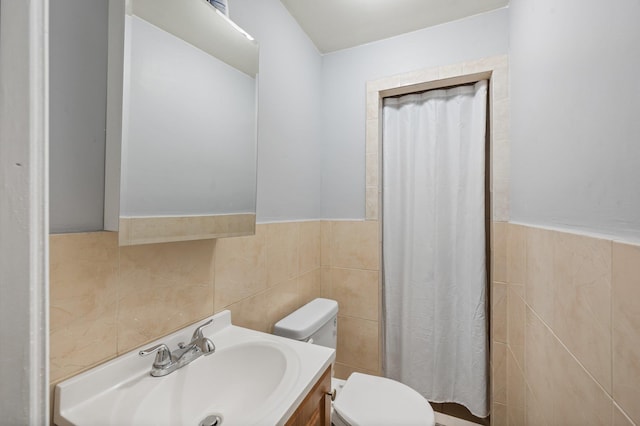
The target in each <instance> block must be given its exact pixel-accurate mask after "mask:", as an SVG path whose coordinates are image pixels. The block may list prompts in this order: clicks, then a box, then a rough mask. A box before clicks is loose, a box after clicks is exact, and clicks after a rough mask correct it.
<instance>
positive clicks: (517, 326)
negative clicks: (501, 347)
mask: <svg viewBox="0 0 640 426" xmlns="http://www.w3.org/2000/svg"><path fill="white" fill-rule="evenodd" d="M519 287H521V286H514V285H509V296H508V302H507V305H508V307H507V329H508V333H507V334H508V337H507V342H508V344H509V348H510V349H511V351H512V352H513V355H514V356H515V360H516V361H517V362H518V366H519V367H520V369H522V370H524V329H525V315H526V307H525V303H524V300H522V298H521V297H520V295H519V294H518V291H517V290H516V288H519Z"/></svg>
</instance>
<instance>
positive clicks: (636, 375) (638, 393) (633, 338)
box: [612, 243, 640, 424]
mask: <svg viewBox="0 0 640 426" xmlns="http://www.w3.org/2000/svg"><path fill="white" fill-rule="evenodd" d="M612 331H613V398H614V399H615V400H616V402H617V403H618V404H619V405H620V407H621V408H622V409H623V410H624V411H625V413H627V415H628V416H629V417H630V418H631V420H633V421H634V422H635V423H636V424H640V404H639V403H638V402H639V401H640V246H636V245H627V244H620V243H613V324H612Z"/></svg>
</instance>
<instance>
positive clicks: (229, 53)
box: [105, 0, 258, 245]
mask: <svg viewBox="0 0 640 426" xmlns="http://www.w3.org/2000/svg"><path fill="white" fill-rule="evenodd" d="M109 19H110V22H109V31H110V33H109V75H108V80H109V81H108V86H109V90H108V97H107V149H106V173H105V228H106V229H107V230H114V231H115V230H117V231H119V241H120V245H131V244H146V243H155V242H166V241H182V240H191V239H203V238H218V237H226V236H238V235H250V234H253V233H254V231H255V208H256V156H257V152H256V140H257V75H258V44H257V42H256V41H255V40H253V39H252V38H251V36H250V35H248V34H247V33H246V32H244V31H243V30H242V29H240V28H239V27H238V26H237V25H235V24H234V23H233V22H232V21H230V20H229V19H228V18H227V17H226V16H225V15H223V14H222V13H220V12H219V11H218V10H217V9H215V8H214V7H213V6H212V5H210V4H209V3H208V2H207V1H206V0H126V1H124V0H112V1H111V3H110V10H109Z"/></svg>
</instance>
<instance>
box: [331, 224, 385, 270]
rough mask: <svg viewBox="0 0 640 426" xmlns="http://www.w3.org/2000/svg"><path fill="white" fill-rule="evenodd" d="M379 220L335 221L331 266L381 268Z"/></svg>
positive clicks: (333, 225) (332, 234) (332, 236)
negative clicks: (379, 257)
mask: <svg viewBox="0 0 640 426" xmlns="http://www.w3.org/2000/svg"><path fill="white" fill-rule="evenodd" d="M378 237H379V236H378V222H377V221H335V222H333V223H332V229H331V252H332V253H331V258H332V259H331V262H332V263H331V266H333V267H337V268H351V269H371V270H378V269H379V259H378V247H379V245H378V244H379V238H378Z"/></svg>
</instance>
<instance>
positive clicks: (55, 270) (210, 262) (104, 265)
mask: <svg viewBox="0 0 640 426" xmlns="http://www.w3.org/2000/svg"><path fill="white" fill-rule="evenodd" d="M320 231H321V225H320V222H319V221H314V222H288V223H277V224H265V225H258V226H257V227H256V234H255V235H254V236H250V237H236V238H225V239H219V240H200V241H186V242H175V243H164V244H148V245H141V246H129V247H118V239H117V238H118V237H117V234H116V233H112V232H92V233H83V234H59V235H52V236H51V237H50V244H51V245H50V253H51V261H50V276H51V278H50V283H51V285H50V292H51V295H50V299H51V321H50V324H51V325H50V337H51V353H50V366H51V369H50V374H51V382H52V383H57V382H59V381H61V380H63V379H65V378H67V377H70V376H73V375H75V374H77V373H79V372H81V371H83V370H86V369H88V368H91V367H93V366H95V365H97V364H100V363H102V362H104V361H106V360H109V359H111V358H114V357H115V356H118V355H120V354H122V353H125V352H127V351H129V350H131V349H133V348H135V347H138V346H141V345H144V344H145V343H147V342H150V341H152V340H155V339H157V338H159V337H162V336H164V335H166V334H169V333H171V332H173V331H175V330H177V329H180V328H182V327H184V326H186V325H188V324H192V323H194V322H197V321H199V320H200V319H202V318H205V317H207V316H209V315H212V314H213V313H215V312H219V311H221V310H224V309H230V310H231V312H232V316H233V321H234V323H236V324H238V325H242V326H246V327H250V328H253V329H256V330H261V331H266V332H270V331H271V329H272V327H273V324H274V323H275V322H276V321H278V320H279V319H280V318H282V317H283V316H285V315H286V314H288V313H290V312H291V311H293V310H295V309H297V308H298V307H300V306H301V305H303V304H304V303H306V302H308V301H310V300H312V299H314V298H316V297H319V296H320V294H321V273H320ZM345 250H347V253H346V259H348V258H349V256H350V254H349V253H351V251H350V250H351V248H349V247H347V248H346V249H345ZM355 256H356V258H357V257H358V253H355Z"/></svg>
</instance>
